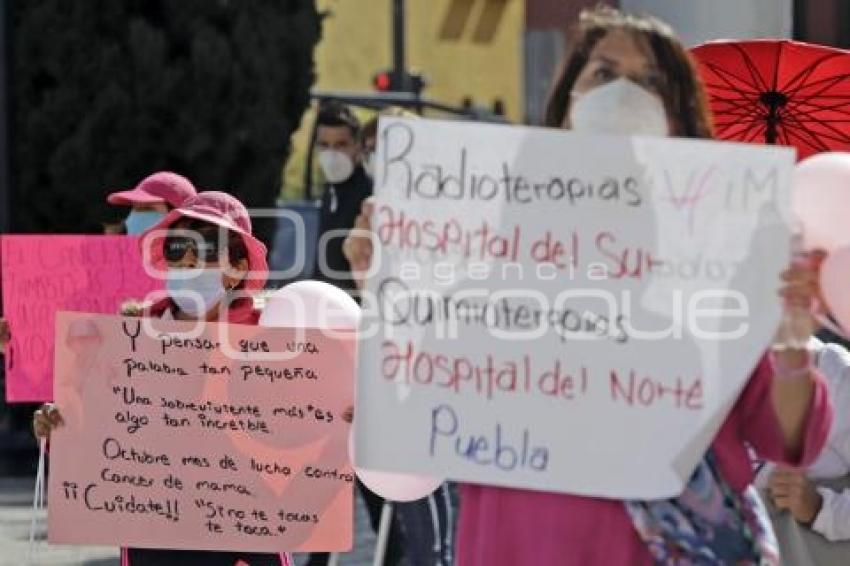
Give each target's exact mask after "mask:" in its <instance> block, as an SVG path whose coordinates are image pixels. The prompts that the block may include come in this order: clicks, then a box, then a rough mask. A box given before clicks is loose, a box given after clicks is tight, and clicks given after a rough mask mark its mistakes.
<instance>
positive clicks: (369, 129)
mask: <svg viewBox="0 0 850 566" xmlns="http://www.w3.org/2000/svg"><path fill="white" fill-rule="evenodd" d="M377 136H378V117H377V116H375V117H374V118H372V119H370V120H369V121H368V122H366V123H365V124H364V125H363V128H361V129H360V139H359V140H358V141H359V142H360V145H363V144H365V143H366V140H368V139H372V138H375V137H377Z"/></svg>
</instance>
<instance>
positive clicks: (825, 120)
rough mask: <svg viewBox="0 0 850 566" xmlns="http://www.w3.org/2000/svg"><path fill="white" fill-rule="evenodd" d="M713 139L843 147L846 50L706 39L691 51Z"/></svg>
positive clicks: (849, 116) (849, 96)
mask: <svg viewBox="0 0 850 566" xmlns="http://www.w3.org/2000/svg"><path fill="white" fill-rule="evenodd" d="M692 53H693V54H694V56H695V57H696V60H697V62H698V63H699V68H700V74H701V75H702V78H703V81H704V82H705V85H706V87H707V89H708V94H709V98H710V103H711V110H712V112H713V113H714V125H715V129H716V133H717V137H718V138H720V139H724V140H732V141H743V142H753V143H771V144H772V143H778V144H782V145H790V146H793V147H796V148H797V156H798V158H799V159H803V158H804V157H807V156H809V155H811V154H813V153H818V152H822V151H842V150H843V151H848V150H850V51H845V50H843V49H834V48H830V47H823V46H821V45H811V44H808V43H801V42H798V41H789V40H753V41H712V42H709V43H705V44H703V45H700V46H698V47H695V48H693V49H692Z"/></svg>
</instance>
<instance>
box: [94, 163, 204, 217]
mask: <svg viewBox="0 0 850 566" xmlns="http://www.w3.org/2000/svg"><path fill="white" fill-rule="evenodd" d="M196 194H198V191H196V190H195V185H193V184H192V182H191V181H190V180H189V179H187V178H186V177H184V176H182V175H178V174H177V173H172V172H171V171H157V172H156V173H154V174H153V175H149V176H147V177H145V178H144V179H142V181H141V182H140V183H139V184H138V185H136V186H135V188H133V189H131V190H129V191H119V192H117V193H112V194H110V195H109V196H108V197H107V199H106V202H108V203H109V204H116V205H123V206H135V205H137V204H157V203H166V204H170V205H171V207H172V208H177V207H179V206H180V205H182V204H183V203H184V202H186V201H187V200H188V199H190V198H192V197H193V196H195V195H196Z"/></svg>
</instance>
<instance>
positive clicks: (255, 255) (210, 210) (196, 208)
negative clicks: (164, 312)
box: [140, 191, 269, 291]
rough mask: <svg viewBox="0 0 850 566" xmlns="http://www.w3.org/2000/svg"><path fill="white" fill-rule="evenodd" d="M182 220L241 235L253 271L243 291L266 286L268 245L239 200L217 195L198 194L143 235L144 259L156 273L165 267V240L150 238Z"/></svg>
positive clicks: (249, 265)
mask: <svg viewBox="0 0 850 566" xmlns="http://www.w3.org/2000/svg"><path fill="white" fill-rule="evenodd" d="M181 218H194V219H195V220H202V221H204V222H209V223H210V224H213V225H216V226H220V227H222V228H225V229H227V230H229V231H231V232H235V233H236V234H239V235H240V236H241V237H242V241H243V242H244V243H245V248H246V250H247V252H248V268H249V270H250V272H249V273H248V275H247V276H246V278H245V286H244V288H245V290H247V291H257V290H260V289H262V288H263V287H264V286H265V284H266V279H267V277H268V274H269V265H268V263H267V261H266V255H267V250H266V246H265V244H263V243H262V242H261V241H260V240H258V239H257V238H255V237H254V235H253V234H252V233H251V231H252V227H251V216H250V215H249V214H248V209H246V208H245V205H243V204H242V203H241V202H240V201H239V199H237V198H236V197H234V196H232V195H230V194H227V193H222V192H218V191H204V192H201V193H198V194H197V195H196V196H194V197H192V198H191V199H189V200H187V201H186V202H185V203H183V204H182V205H181V206H179V207H177V208H175V209H174V210H172V211H171V212H169V213H168V214H166V215H165V217H164V218H163V219H162V220H160V221H159V223H158V224H157V225H156V226H153V227H152V228H151V229H150V230H148V231H147V232H146V233H145V234H143V235H142V238H141V240H140V243H141V246H142V247H143V249H144V248H145V247H147V254H143V257H145V255H147V257H148V258H150V261H151V263H152V264H153V265H154V267H156V268H157V269H165V267H166V263H165V257H164V254H163V245H164V243H165V239H164V238H162V237H154V238H151V237H148V234H150V233H155V232H156V231H162V230H167V229H168V228H169V227H170V226H171V225H172V224H174V223H175V222H177V221H178V220H180V219H181Z"/></svg>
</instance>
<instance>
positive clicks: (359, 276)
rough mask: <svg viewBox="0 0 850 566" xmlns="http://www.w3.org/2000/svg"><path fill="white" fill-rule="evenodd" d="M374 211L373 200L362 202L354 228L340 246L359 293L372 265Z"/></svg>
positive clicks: (364, 284)
mask: <svg viewBox="0 0 850 566" xmlns="http://www.w3.org/2000/svg"><path fill="white" fill-rule="evenodd" d="M374 211H375V199H374V198H372V197H370V198H368V199H366V200H364V201H363V204H362V206H361V207H360V214H359V215H358V216H357V219H356V220H355V221H354V228H353V229H352V230H351V232H349V233H348V237H347V238H346V239H345V242H344V243H343V246H342V251H343V253H344V254H345V259H347V260H348V263H349V264H350V265H351V273H352V275H353V276H354V282H355V283H356V284H357V288H358V289H359V290H360V291H363V289H364V288H365V286H366V279H365V277H366V272H368V271H369V266H370V265H371V264H372V238H371V234H372V213H373V212H374Z"/></svg>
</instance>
